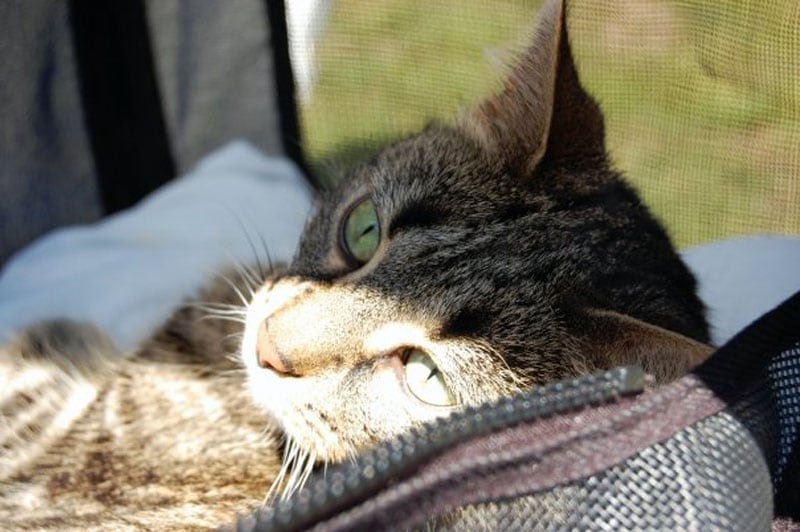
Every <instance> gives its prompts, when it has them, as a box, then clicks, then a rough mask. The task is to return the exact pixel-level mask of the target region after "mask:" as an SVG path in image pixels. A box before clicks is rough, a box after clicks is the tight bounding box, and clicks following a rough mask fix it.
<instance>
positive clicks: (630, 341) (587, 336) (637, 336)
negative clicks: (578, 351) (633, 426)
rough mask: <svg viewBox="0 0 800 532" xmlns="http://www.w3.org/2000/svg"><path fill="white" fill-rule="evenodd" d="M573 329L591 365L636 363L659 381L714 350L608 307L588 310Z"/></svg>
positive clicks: (689, 367)
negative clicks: (607, 308) (578, 324)
mask: <svg viewBox="0 0 800 532" xmlns="http://www.w3.org/2000/svg"><path fill="white" fill-rule="evenodd" d="M579 329H580V330H576V331H574V332H576V333H577V334H576V337H577V339H578V341H579V342H580V343H581V344H583V345H582V350H583V352H584V353H585V354H586V356H588V357H589V358H590V362H591V366H592V367H599V368H610V367H614V366H624V365H628V364H635V365H639V366H641V367H642V368H644V370H645V371H646V372H647V373H650V374H652V375H654V376H655V377H656V380H657V381H659V382H667V381H670V380H672V379H675V378H678V377H680V376H682V375H685V374H686V373H688V372H689V371H691V370H692V369H694V368H695V367H697V366H698V365H700V364H701V363H702V362H704V361H705V360H706V359H707V358H708V357H709V356H710V355H711V353H712V352H713V351H714V348H713V347H711V346H710V345H707V344H704V343H702V342H698V341H697V340H693V339H691V338H689V337H687V336H684V335H682V334H679V333H677V332H673V331H669V330H667V329H664V328H662V327H658V326H656V325H652V324H650V323H646V322H644V321H642V320H638V319H636V318H634V317H631V316H628V315H625V314H621V313H619V312H614V311H611V310H600V309H587V310H586V311H585V312H584V313H582V316H581V319H580V327H579Z"/></svg>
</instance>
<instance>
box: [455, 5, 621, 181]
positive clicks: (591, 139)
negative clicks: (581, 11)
mask: <svg viewBox="0 0 800 532" xmlns="http://www.w3.org/2000/svg"><path fill="white" fill-rule="evenodd" d="M565 15H566V13H565V7H564V0H545V2H544V4H543V5H542V8H541V9H540V12H539V20H538V23H537V24H536V29H535V31H534V35H533V42H532V43H531V45H530V46H529V47H528V49H527V50H526V51H525V52H524V53H523V54H522V56H521V57H520V58H519V61H518V62H517V63H516V65H515V66H514V68H513V69H512V70H511V72H510V74H509V76H508V78H507V79H506V80H505V83H504V87H503V90H502V91H501V92H500V93H499V94H497V95H495V96H493V97H491V98H489V99H487V100H485V101H483V102H482V103H480V104H479V105H478V106H477V107H476V108H474V109H472V110H471V111H470V112H469V113H468V114H467V115H466V117H465V120H464V121H463V123H462V127H463V128H464V129H465V130H466V131H467V132H468V133H469V134H471V135H472V136H473V137H475V138H476V139H477V140H478V141H479V142H480V143H481V144H482V145H483V146H484V147H485V149H486V150H487V151H489V152H490V153H492V154H493V155H495V156H499V157H500V158H501V159H502V160H503V162H504V163H505V164H506V165H507V167H508V169H509V171H511V172H514V173H516V174H519V175H522V176H529V175H530V174H531V173H532V172H533V170H534V169H535V168H536V166H537V165H539V164H540V163H541V162H542V161H543V160H551V161H554V162H566V161H572V162H575V163H578V164H580V163H592V162H596V160H597V158H598V157H600V158H605V144H604V127H603V116H602V114H601V112H600V108H599V107H598V105H597V103H595V101H594V100H593V99H592V98H591V97H590V96H589V95H588V94H587V93H586V92H585V91H584V90H583V88H582V87H581V85H580V82H579V81H578V75H577V72H576V70H575V64H574V62H573V59H572V52H571V51H570V46H569V39H568V37H567V24H566V16H565Z"/></svg>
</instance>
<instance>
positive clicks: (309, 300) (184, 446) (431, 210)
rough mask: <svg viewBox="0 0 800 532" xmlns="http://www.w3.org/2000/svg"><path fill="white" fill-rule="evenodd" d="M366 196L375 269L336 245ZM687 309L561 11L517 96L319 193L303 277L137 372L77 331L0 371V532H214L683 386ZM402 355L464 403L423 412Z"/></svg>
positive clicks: (193, 332)
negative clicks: (572, 392) (357, 470)
mask: <svg viewBox="0 0 800 532" xmlns="http://www.w3.org/2000/svg"><path fill="white" fill-rule="evenodd" d="M364 198H369V199H370V201H371V202H372V203H373V204H374V205H375V209H376V213H377V216H378V219H379V221H380V225H381V227H380V232H381V240H380V243H379V244H378V247H377V249H376V250H375V253H374V255H372V256H371V257H366V256H364V257H362V258H364V259H365V260H366V263H364V264H361V263H355V261H354V260H353V257H351V256H349V255H348V254H347V253H346V251H345V250H343V249H342V247H341V242H342V238H341V230H342V223H343V219H344V217H345V216H346V214H347V213H348V212H350V209H351V207H352V206H353V205H354V204H356V203H357V202H361V201H364ZM370 251H371V249H370ZM109 274H113V272H109ZM694 292H695V282H694V279H693V278H692V276H691V275H690V273H689V272H688V270H687V269H686V267H685V266H684V265H683V263H682V262H681V261H680V259H679V258H678V256H677V254H676V253H675V252H674V250H673V248H672V246H671V244H670V242H669V239H668V238H667V235H666V233H665V231H664V230H663V229H662V228H661V226H660V225H659V224H658V223H657V222H656V221H655V220H654V219H653V218H652V216H651V215H650V214H649V212H648V210H647V209H646V207H644V206H643V205H642V204H641V202H640V200H639V198H638V196H637V195H636V193H635V192H634V191H633V190H632V189H631V188H630V187H629V186H628V185H626V184H625V182H624V181H623V180H622V178H621V176H620V175H619V173H617V172H616V171H615V170H614V169H613V168H612V166H611V164H610V163H609V162H608V159H607V156H606V152H605V147H604V139H603V117H602V114H601V113H600V108H599V106H598V105H597V104H596V103H595V102H594V100H592V98H591V97H589V95H587V94H586V93H585V92H584V91H583V89H582V88H581V86H580V83H579V82H578V79H577V73H576V70H575V66H574V64H573V61H572V56H571V53H570V50H569V46H568V40H567V35H566V26H565V24H564V16H563V2H562V1H560V0H547V1H546V2H545V3H544V6H543V7H542V15H541V17H540V21H539V23H538V25H537V26H536V29H535V31H534V36H533V38H532V44H531V46H530V48H529V49H528V50H526V51H525V52H523V53H522V54H521V56H520V58H519V60H518V61H517V63H516V64H515V65H514V66H513V67H512V69H511V71H510V73H509V75H508V77H507V79H506V81H505V84H504V86H503V90H501V91H500V92H499V93H498V94H497V95H494V96H491V97H489V98H487V99H486V100H484V101H483V102H481V103H479V104H478V105H476V106H475V107H474V108H472V109H471V110H469V111H468V112H467V113H465V114H464V116H462V117H461V118H460V119H458V120H457V121H456V122H455V125H452V126H450V125H443V124H432V125H431V126H429V127H427V128H426V129H425V130H424V131H422V132H421V133H419V134H418V135H415V136H413V137H410V138H407V139H405V140H401V141H399V142H397V143H395V144H392V145H390V146H389V147H387V148H386V149H385V150H383V151H382V152H381V153H380V154H379V155H377V156H376V157H375V158H374V159H373V160H371V161H367V162H366V163H364V164H363V165H361V166H360V167H358V168H356V169H355V170H354V171H353V172H352V173H351V174H350V175H348V176H347V177H346V179H344V180H343V181H342V183H341V185H340V186H338V187H337V188H335V189H333V190H330V191H327V192H325V193H324V194H322V195H321V196H320V197H319V198H318V200H317V209H316V212H315V213H314V215H313V216H312V217H311V218H310V220H309V222H308V224H307V226H306V229H305V231H304V234H303V237H302V240H301V242H300V245H299V250H298V253H297V255H296V257H295V258H294V260H293V261H292V263H291V264H290V265H289V266H288V267H287V268H278V267H275V268H273V266H272V265H271V264H268V265H264V264H257V265H256V268H255V269H249V268H243V267H239V268H237V269H233V270H231V271H229V272H226V273H224V274H223V275H222V276H220V277H219V278H218V279H216V280H215V281H213V282H211V283H210V285H209V287H208V288H207V289H206V290H205V291H204V292H203V293H201V294H199V296H198V298H197V301H194V302H190V303H188V304H187V305H186V306H184V307H183V308H181V309H180V310H178V311H177V312H176V313H175V315H174V316H173V317H172V318H171V319H170V320H169V321H168V322H167V323H166V324H164V326H163V327H161V328H160V329H159V330H158V331H157V332H156V333H155V334H154V336H153V338H152V339H151V340H149V341H148V342H146V343H145V344H144V345H142V346H141V347H140V348H139V349H138V350H137V351H136V352H135V353H131V354H122V353H117V352H115V349H114V348H113V346H112V345H111V342H110V341H109V340H108V339H107V338H105V336H104V335H103V333H102V332H101V331H97V330H96V329H94V328H93V327H91V326H88V325H86V324H76V323H71V322H63V321H57V322H51V323H46V324H40V325H38V326H35V327H33V328H31V329H28V330H26V331H22V332H21V333H20V334H19V336H18V337H17V338H16V339H15V340H14V341H12V342H11V343H10V344H8V345H6V346H5V347H3V348H2V349H0V380H2V383H0V384H1V385H0V413H1V414H2V418H0V523H2V524H3V526H4V527H8V528H11V529H19V528H42V529H58V530H61V529H65V528H81V529H87V528H89V529H90V528H93V527H94V528H103V529H115V530H118V529H135V528H146V529H169V528H187V527H188V528H191V527H206V528H207V527H213V526H215V525H219V524H224V523H226V522H231V520H232V519H233V516H234V514H235V513H236V512H248V511H250V510H252V509H253V508H255V507H256V506H258V505H260V504H262V503H263V502H264V501H265V500H266V501H267V502H268V503H270V502H272V501H273V500H274V499H275V498H277V497H283V498H285V497H287V496H289V495H290V494H291V493H293V492H295V491H296V490H297V489H299V488H300V487H301V486H302V485H303V483H304V482H305V481H306V480H307V478H308V477H309V475H310V474H311V473H312V471H313V470H322V471H324V470H325V466H326V464H329V463H335V462H341V461H346V460H349V459H352V458H353V457H355V456H356V455H357V454H358V453H359V452H360V451H362V450H363V449H365V448H367V447H369V446H371V445H375V444H377V443H379V442H381V441H384V440H386V439H387V438H390V437H392V436H394V435H396V434H398V433H401V432H403V431H406V430H408V429H409V428H411V427H415V426H418V425H420V424H422V423H424V422H426V421H431V420H434V419H437V418H440V417H442V416H447V415H448V414H450V413H451V412H453V411H454V410H457V409H459V408H463V407H464V406H465V405H473V404H478V403H481V402H483V401H486V400H489V399H492V398H496V397H498V396H501V395H506V394H509V393H513V392H514V391H517V390H521V389H525V388H528V387H531V386H536V385H539V384H541V383H544V382H548V381H552V380H554V379H560V378H564V377H568V376H572V375H578V374H581V373H585V372H588V371H592V370H593V369H596V368H602V367H608V366H613V365H616V364H629V363H637V364H641V365H642V366H643V367H644V368H645V370H647V371H649V372H651V373H652V374H654V376H655V377H656V379H658V380H659V381H666V380H669V379H672V378H675V377H677V376H679V375H682V374H683V373H685V372H686V371H688V370H689V369H691V368H692V367H693V366H694V365H696V364H698V363H699V362H700V361H702V360H703V358H704V357H705V356H706V355H707V354H708V352H709V351H710V348H709V347H708V346H707V345H706V344H705V342H706V341H707V340H708V332H707V327H706V323H705V319H704V317H703V307H702V305H701V303H700V301H699V300H698V299H697V297H696V295H695V293H694ZM121 319H124V317H121ZM409 350H420V351H422V352H424V353H425V355H426V356H427V357H429V358H430V360H432V361H433V362H434V363H435V364H436V365H437V367H438V369H439V370H440V372H441V375H442V379H443V382H444V383H445V384H446V385H447V386H448V387H449V391H450V392H451V393H449V394H448V395H449V396H451V397H452V398H454V399H455V401H456V404H454V405H448V406H434V405H430V404H427V403H425V402H423V401H421V400H419V399H418V398H417V397H416V396H415V395H414V394H413V393H411V392H410V391H409V389H408V386H407V385H406V382H405V379H404V374H405V372H404V366H403V364H404V354H405V353H408V352H409ZM426 360H427V359H426ZM270 361H272V362H274V364H270ZM270 486H271V487H270ZM479 510H480V509H479V508H478V509H477V510H476V511H479Z"/></svg>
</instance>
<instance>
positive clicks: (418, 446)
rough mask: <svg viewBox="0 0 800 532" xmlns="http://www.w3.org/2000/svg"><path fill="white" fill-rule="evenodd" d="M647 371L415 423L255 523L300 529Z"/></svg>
mask: <svg viewBox="0 0 800 532" xmlns="http://www.w3.org/2000/svg"><path fill="white" fill-rule="evenodd" d="M644 384H645V378H644V372H643V371H642V369H641V368H639V367H637V366H624V367H619V368H614V369H612V370H609V371H604V372H599V373H595V374H592V375H588V376H585V377H581V378H577V379H571V380H566V381H560V382H556V383H552V384H548V385H545V386H542V387H539V388H536V389H534V390H532V391H529V392H525V393H523V394H518V395H515V396H512V397H507V398H503V399H500V400H498V401H496V402H491V403H486V404H484V405H481V406H479V407H469V408H467V409H465V410H464V411H461V412H458V413H455V414H453V415H452V416H450V417H447V418H443V419H439V420H436V421H434V422H432V423H428V424H426V425H423V426H422V427H419V428H415V429H411V430H410V431H409V432H407V433H406V434H403V435H401V436H399V437H397V438H394V439H392V440H390V441H388V442H387V443H385V444H383V445H380V446H378V447H376V448H374V449H373V450H370V451H367V452H365V453H364V454H362V455H361V456H360V457H359V459H358V460H357V461H356V462H354V463H350V464H342V465H340V466H337V467H335V468H332V469H330V470H329V471H328V472H327V474H326V475H325V476H322V477H317V478H316V480H314V481H312V483H311V485H309V486H307V487H306V488H303V489H302V490H300V492H299V493H297V494H296V495H295V496H294V497H292V498H291V499H289V500H288V501H285V502H282V503H279V504H277V505H276V506H274V507H271V508H267V509H264V510H262V511H261V512H259V514H258V515H257V516H256V521H255V524H254V526H253V528H250V527H245V526H244V525H243V524H242V523H240V524H241V525H242V526H241V527H239V529H240V530H246V529H249V530H258V531H262V530H263V531H266V530H270V531H272V530H274V531H277V530H281V531H289V530H300V529H304V528H307V527H309V526H313V525H314V524H316V523H318V522H320V521H322V520H324V519H326V518H327V517H329V516H331V515H333V514H335V513H336V512H338V511H341V510H343V509H346V508H348V507H350V506H352V505H354V504H356V503H358V502H359V501H361V500H363V499H365V498H366V497H367V496H370V495H373V494H374V493H375V492H377V491H379V490H380V489H381V487H382V486H384V485H385V484H386V483H387V481H388V480H389V479H390V478H397V477H398V476H402V475H403V474H404V472H407V471H409V470H411V469H413V468H414V467H416V466H417V465H418V464H419V463H421V462H423V461H425V460H427V459H430V458H432V457H433V456H435V455H437V454H439V453H440V452H442V451H443V450H445V449H447V448H448V447H451V446H454V445H456V444H458V443H459V442H462V441H464V440H466V439H468V438H471V437H476V436H481V435H484V434H487V433H489V432H493V431H496V430H498V429H500V428H503V427H508V426H513V425H516V424H519V423H524V422H530V421H533V420H536V419H539V418H543V417H548V416H552V415H555V414H561V413H565V412H569V411H572V410H578V409H581V408H585V407H588V406H593V405H599V404H604V403H608V402H611V401H613V400H615V399H617V398H618V397H620V396H623V395H630V394H635V393H639V392H641V391H642V390H643V389H644Z"/></svg>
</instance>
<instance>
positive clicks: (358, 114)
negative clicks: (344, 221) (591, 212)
mask: <svg viewBox="0 0 800 532" xmlns="http://www.w3.org/2000/svg"><path fill="white" fill-rule="evenodd" d="M540 3H541V2H539V1H520V0H516V1H514V0H481V1H460V0H440V1H436V2H428V1H424V0H382V1H376V2H364V1H359V0H287V13H288V28H289V37H290V44H291V48H290V52H291V58H292V64H293V68H294V71H295V82H296V84H297V89H298V92H297V94H298V105H299V110H300V113H299V116H300V124H301V133H302V142H303V147H304V149H305V153H306V157H307V159H308V161H309V165H310V168H311V169H312V170H313V171H314V172H315V173H317V174H318V175H320V176H321V178H322V179H323V180H324V181H331V180H335V179H337V176H339V175H341V173H342V171H343V169H345V168H347V167H348V165H349V164H351V163H352V162H354V161H356V160H358V159H360V158H363V157H364V156H365V155H366V154H369V153H370V152H371V151H374V150H375V149H376V148H377V147H378V146H380V145H381V144H382V143H384V142H386V141H387V140H391V139H393V138H396V137H398V136H403V135H407V134H410V133H412V132H414V131H415V130H417V129H419V128H420V127H422V126H423V125H424V124H425V123H426V122H428V121H429V120H431V119H433V118H437V119H443V120H452V119H453V118H454V117H455V116H456V115H457V113H458V112H459V109H463V108H464V107H466V106H470V105H472V104H474V103H475V102H476V101H478V100H479V99H480V98H481V97H482V96H485V95H486V94H488V93H489V92H490V91H492V90H495V89H497V87H498V82H499V81H500V80H501V79H502V76H503V72H504V66H505V65H507V64H509V63H510V62H511V61H513V57H514V53H515V51H518V50H519V49H520V48H521V47H522V46H524V45H525V44H526V42H527V39H528V37H529V35H530V32H531V28H532V27H533V24H534V21H535V18H536V11H537V9H538V6H539V4H540ZM568 24H569V31H570V37H571V41H572V48H573V53H574V55H575V56H576V62H577V65H578V70H579V74H580V76H581V78H582V82H583V84H584V86H585V87H586V88H587V89H588V91H589V92H590V93H591V94H592V95H593V96H595V98H596V99H597V100H598V101H599V102H600V104H601V107H602V109H603V111H604V114H605V117H606V126H607V145H608V149H609V152H610V154H611V158H612V160H613V161H614V163H615V165H616V167H617V168H618V169H619V170H621V171H622V172H623V173H624V174H625V175H626V176H627V177H628V178H629V179H630V181H632V182H633V184H634V185H635V186H636V187H637V188H638V190H639V191H640V192H641V194H642V195H643V196H644V198H645V200H646V202H647V203H648V204H649V205H650V206H651V207H652V209H653V210H654V211H655V212H656V214H657V215H658V216H659V217H660V218H661V219H662V220H663V221H664V222H665V223H666V225H667V226H668V228H669V230H670V232H671V234H672V235H673V237H674V238H675V240H676V242H677V244H678V245H679V246H680V247H685V246H687V245H691V244H698V243H702V242H707V241H709V240H715V239H719V238H723V237H728V236H732V235H741V234H750V233H782V234H798V233H800V150H798V146H800V2H797V1H796V0H771V1H770V2H764V1H762V0H715V1H713V2H708V1H705V0H614V1H603V2H599V1H596V0H571V1H570V2H569V15H568Z"/></svg>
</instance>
